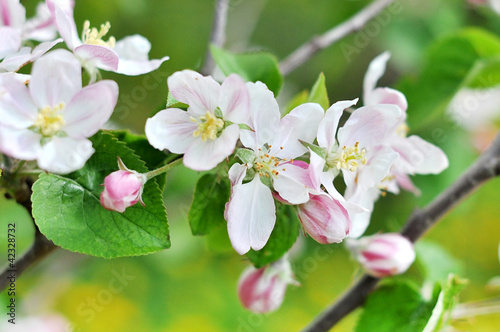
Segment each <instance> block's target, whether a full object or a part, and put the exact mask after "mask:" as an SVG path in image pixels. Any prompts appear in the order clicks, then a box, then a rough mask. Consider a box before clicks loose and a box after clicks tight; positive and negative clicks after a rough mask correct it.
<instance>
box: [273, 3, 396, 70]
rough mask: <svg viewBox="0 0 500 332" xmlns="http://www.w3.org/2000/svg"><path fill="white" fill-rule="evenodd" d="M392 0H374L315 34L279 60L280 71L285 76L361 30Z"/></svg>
mask: <svg viewBox="0 0 500 332" xmlns="http://www.w3.org/2000/svg"><path fill="white" fill-rule="evenodd" d="M393 2H394V0H376V1H373V2H372V3H371V4H370V5H368V6H367V7H365V8H364V9H363V10H361V11H360V12H358V13H357V14H356V15H354V16H353V17H351V18H350V19H348V20H347V21H345V22H343V23H342V24H340V25H337V26H335V27H333V28H332V29H330V30H328V31H327V32H325V33H324V34H322V35H320V36H315V37H313V38H312V39H311V40H309V41H308V42H306V43H305V44H302V46H300V47H299V48H297V49H296V50H295V51H293V52H292V53H291V54H290V55H288V56H287V57H286V58H285V59H284V60H283V61H281V62H280V69H281V73H282V74H283V75H284V76H286V75H288V74H289V73H291V72H292V71H293V70H295V69H296V68H297V67H299V66H300V65H302V64H303V63H304V62H306V61H307V60H309V59H310V58H311V57H312V56H313V55H314V54H316V53H317V52H319V51H321V50H322V49H325V48H327V47H328V46H330V45H332V44H333V43H335V42H337V41H339V40H340V39H342V38H344V37H345V36H347V35H349V34H351V33H353V32H356V31H358V30H361V29H362V28H363V27H364V26H365V24H366V23H367V22H368V21H370V20H371V19H373V18H374V17H375V16H377V15H378V14H379V13H380V12H381V11H382V10H384V9H385V8H387V7H388V6H389V5H390V4H391V3H393Z"/></svg>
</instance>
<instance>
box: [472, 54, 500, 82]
mask: <svg viewBox="0 0 500 332" xmlns="http://www.w3.org/2000/svg"><path fill="white" fill-rule="evenodd" d="M498 84H500V56H496V57H493V58H488V59H484V60H479V61H476V63H475V64H474V67H473V68H472V69H471V71H470V73H469V75H468V77H467V79H466V81H465V82H464V85H465V86H466V87H468V88H473V89H486V88H491V87H494V86H497V85H498Z"/></svg>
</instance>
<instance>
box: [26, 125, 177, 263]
mask: <svg viewBox="0 0 500 332" xmlns="http://www.w3.org/2000/svg"><path fill="white" fill-rule="evenodd" d="M91 141H92V143H93V146H94V149H95V153H94V155H93V156H92V157H91V158H90V159H89V160H88V161H87V163H86V164H85V166H84V167H83V168H82V169H80V170H78V171H76V172H73V173H71V174H68V175H64V176H62V175H55V174H42V175H41V176H40V178H39V179H38V180H37V181H36V182H35V184H34V185H33V196H32V202H33V216H34V218H35V222H36V224H37V226H38V227H39V229H40V231H41V232H42V233H43V234H44V235H45V236H46V237H47V238H49V239H50V240H52V241H53V242H54V243H55V244H56V245H58V246H60V247H62V248H64V249H67V250H70V251H75V252H80V253H84V254H88V255H93V256H98V257H104V258H114V257H123V256H137V255H145V254H149V253H153V252H156V251H159V250H162V249H165V248H168V247H170V239H169V230H168V222H167V214H166V211H165V207H164V205H163V197H162V192H161V191H160V189H159V188H158V184H157V183H156V182H155V181H148V182H147V183H146V185H145V187H144V192H143V194H142V198H143V200H144V203H145V205H146V206H145V207H143V206H141V205H140V204H136V205H134V206H132V207H129V208H127V210H126V211H125V212H124V213H119V212H114V211H108V210H106V209H104V208H103V207H102V206H101V204H100V199H99V198H100V194H101V192H102V190H103V187H102V186H101V184H102V183H104V178H105V177H106V176H107V175H108V174H110V173H111V172H114V171H116V170H118V166H117V161H116V160H117V156H120V158H121V159H122V160H123V162H124V163H125V164H126V165H127V167H129V168H131V169H134V170H136V171H138V172H141V173H144V172H146V171H147V168H146V166H145V164H144V162H143V161H142V160H140V159H139V157H138V156H136V155H135V154H134V153H133V151H132V150H130V149H129V148H128V147H127V146H126V145H125V143H123V142H119V141H118V140H117V139H116V138H115V137H113V136H112V135H111V134H108V133H104V132H99V133H97V134H96V135H94V136H93V137H92V138H91Z"/></svg>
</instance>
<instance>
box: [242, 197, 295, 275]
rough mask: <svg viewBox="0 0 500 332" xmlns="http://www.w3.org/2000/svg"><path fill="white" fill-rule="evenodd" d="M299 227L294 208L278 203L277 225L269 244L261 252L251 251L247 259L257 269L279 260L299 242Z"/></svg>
mask: <svg viewBox="0 0 500 332" xmlns="http://www.w3.org/2000/svg"><path fill="white" fill-rule="evenodd" d="M299 225H300V224H299V219H298V217H297V213H296V212H295V209H294V207H293V206H291V205H285V204H281V203H276V225H275V226H274V229H273V232H272V233H271V236H270V238H269V240H268V241H267V244H266V245H265V246H264V248H262V249H261V250H259V251H255V250H250V251H249V252H248V253H247V257H248V258H249V259H250V261H251V262H252V263H253V264H254V265H255V267H256V268H260V267H262V266H264V265H266V264H269V263H272V262H274V261H276V260H278V259H279V258H280V257H281V256H283V255H284V254H285V253H286V252H288V251H289V250H290V248H291V247H292V245H293V244H294V243H295V241H296V240H297V237H298V236H299Z"/></svg>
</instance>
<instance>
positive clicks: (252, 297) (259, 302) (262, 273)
mask: <svg viewBox="0 0 500 332" xmlns="http://www.w3.org/2000/svg"><path fill="white" fill-rule="evenodd" d="M288 284H295V285H297V284H298V283H297V282H296V281H295V280H294V279H293V277H292V268H291V267H290V262H289V261H288V260H287V259H286V258H282V259H280V260H278V261H276V262H274V263H271V264H269V265H266V266H264V267H262V268H260V269H256V268H255V267H253V266H249V267H248V268H246V269H245V271H243V273H242V274H241V276H240V280H239V281H238V296H239V298H240V301H241V304H243V306H244V307H245V308H246V309H248V310H250V311H253V312H258V313H265V312H270V311H274V310H276V309H278V308H279V307H280V306H281V303H283V299H284V297H285V291H286V287H287V285H288Z"/></svg>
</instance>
